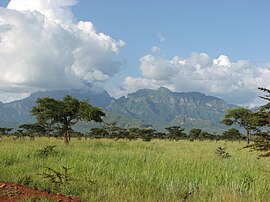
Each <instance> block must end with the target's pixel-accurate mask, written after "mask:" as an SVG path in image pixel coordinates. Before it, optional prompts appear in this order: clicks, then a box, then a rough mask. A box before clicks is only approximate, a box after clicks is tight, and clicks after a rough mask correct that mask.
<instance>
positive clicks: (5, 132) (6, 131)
mask: <svg viewBox="0 0 270 202" xmlns="http://www.w3.org/2000/svg"><path fill="white" fill-rule="evenodd" d="M12 130H13V128H0V135H8V134H9V133H10V131H12Z"/></svg>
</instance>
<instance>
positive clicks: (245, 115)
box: [221, 107, 265, 144]
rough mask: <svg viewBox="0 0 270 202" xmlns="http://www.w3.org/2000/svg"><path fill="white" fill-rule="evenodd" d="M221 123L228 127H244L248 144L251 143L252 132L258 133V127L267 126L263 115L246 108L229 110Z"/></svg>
mask: <svg viewBox="0 0 270 202" xmlns="http://www.w3.org/2000/svg"><path fill="white" fill-rule="evenodd" d="M221 122H222V123H224V124H225V125H228V126H230V125H232V124H238V125H239V126H240V127H243V128H244V129H245V130H246V135H247V144H249V143H250V133H251V131H258V130H259V128H258V127H260V126H263V125H265V119H264V118H263V117H262V114H260V113H257V112H252V111H251V110H250V109H246V108H244V107H239V108H234V109H229V110H228V111H227V113H226V114H225V116H224V119H223V120H222V121H221Z"/></svg>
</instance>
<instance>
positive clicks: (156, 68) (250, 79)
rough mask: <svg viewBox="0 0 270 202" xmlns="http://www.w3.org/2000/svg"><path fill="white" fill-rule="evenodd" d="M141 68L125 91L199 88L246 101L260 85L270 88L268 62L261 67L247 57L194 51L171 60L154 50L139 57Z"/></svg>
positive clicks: (233, 99) (219, 95) (128, 82)
mask: <svg viewBox="0 0 270 202" xmlns="http://www.w3.org/2000/svg"><path fill="white" fill-rule="evenodd" d="M140 70H141V75H142V76H141V77H131V76H128V77H126V78H125V79H124V90H122V93H123V94H126V93H128V92H132V91H134V90H137V89H140V88H152V89H157V88H158V87H160V86H165V87H167V88H169V89H171V90H173V91H179V92H182V91H199V92H203V93H206V94H208V95H214V96H218V97H221V98H223V99H225V100H226V101H228V102H231V103H235V104H245V103H249V102H251V101H252V100H254V99H256V98H257V96H258V90H257V88H258V87H260V86H263V87H266V88H270V80H269V78H270V65H269V64H266V65H264V66H260V67H259V66H256V65H253V64H251V63H250V62H249V61H246V60H239V61H236V62H232V61H231V60H230V58H229V57H228V56H226V55H220V56H218V57H217V58H211V57H210V56H209V55H207V54H206V53H193V54H191V55H190V56H189V57H188V58H182V57H180V56H175V57H173V58H171V59H168V58H166V57H165V56H162V55H160V54H155V52H153V51H152V54H149V55H145V56H143V57H142V58H141V59H140ZM118 94H120V93H118Z"/></svg>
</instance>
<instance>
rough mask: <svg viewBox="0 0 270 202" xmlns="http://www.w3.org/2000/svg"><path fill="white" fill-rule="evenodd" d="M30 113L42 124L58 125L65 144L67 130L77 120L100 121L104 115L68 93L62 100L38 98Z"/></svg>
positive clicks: (85, 101)
mask: <svg viewBox="0 0 270 202" xmlns="http://www.w3.org/2000/svg"><path fill="white" fill-rule="evenodd" d="M31 114H32V115H33V116H36V118H37V122H38V123H40V124H42V125H55V126H57V127H59V128H60V129H61V131H62V134H63V136H64V142H65V144H68V143H69V141H70V135H69V130H70V127H71V126H72V125H74V124H76V123H77V122H78V121H95V122H102V121H103V120H102V117H104V116H105V113H104V112H103V111H102V110H101V109H99V108H98V107H94V106H92V105H90V104H89V103H88V101H87V100H84V101H79V100H77V99H76V98H73V97H71V96H70V95H66V96H65V97H64V98H63V100H56V99H54V98H50V97H44V98H38V99H37V100H36V106H34V107H33V108H32V110H31Z"/></svg>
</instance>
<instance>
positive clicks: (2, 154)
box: [0, 137, 270, 202]
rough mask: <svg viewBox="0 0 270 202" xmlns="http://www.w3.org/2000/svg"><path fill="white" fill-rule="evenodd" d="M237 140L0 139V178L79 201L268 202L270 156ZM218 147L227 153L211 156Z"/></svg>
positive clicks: (269, 191)
mask: <svg viewBox="0 0 270 202" xmlns="http://www.w3.org/2000/svg"><path fill="white" fill-rule="evenodd" d="M48 145H55V146H56V147H55V148H54V149H53V150H52V151H55V152H50V151H49V152H47V153H46V152H44V150H42V149H43V148H44V147H45V146H48ZM244 145H245V143H244V142H241V143H239V142H224V141H218V142H215V141H203V142H200V141H193V142H190V141H178V142H175V141H165V140H153V141H151V142H143V141H141V140H135V141H128V140H119V141H115V140H108V139H99V140H95V139H87V140H84V139H82V140H78V139H72V140H71V142H70V145H68V146H65V145H64V143H63V141H62V140H60V139H55V138H50V139H49V138H36V140H34V141H30V140H29V139H25V140H22V139H21V140H20V139H19V140H16V141H14V140H13V139H12V138H11V137H5V138H3V139H0V171H1V172H0V180H1V181H11V182H16V183H21V184H26V185H28V186H31V187H36V188H38V189H40V190H49V191H52V192H60V193H63V194H66V195H78V196H80V197H81V198H82V199H83V200H84V201H153V202H154V201H155V202H156V201H162V202H163V201H170V202H171V201H196V202H197V201H201V202H205V201H243V202H248V201H269V200H270V195H269V193H270V159H257V156H258V153H257V152H249V150H248V149H243V146H244ZM218 147H226V148H227V149H226V151H227V152H228V153H229V154H230V155H231V157H230V158H221V157H220V156H218V155H217V154H216V153H215V151H216V149H217V148H218ZM42 151H43V152H42ZM46 154H47V155H46ZM63 167H64V168H68V169H66V170H65V169H64V168H63ZM268 171H269V172H268ZM57 175H58V176H60V177H57ZM61 180H62V181H61Z"/></svg>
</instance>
